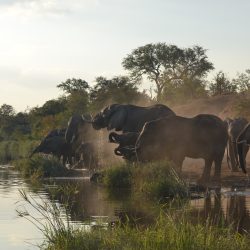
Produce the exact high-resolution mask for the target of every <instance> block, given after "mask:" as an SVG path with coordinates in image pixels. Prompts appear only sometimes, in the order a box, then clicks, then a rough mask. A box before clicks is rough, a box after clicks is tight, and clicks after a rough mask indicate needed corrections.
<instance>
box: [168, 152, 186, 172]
mask: <svg viewBox="0 0 250 250" xmlns="http://www.w3.org/2000/svg"><path fill="white" fill-rule="evenodd" d="M171 158H172V161H173V162H174V165H175V169H176V172H177V173H178V174H181V172H182V164H183V161H184V159H185V157H184V156H180V155H178V156H173V157H171Z"/></svg>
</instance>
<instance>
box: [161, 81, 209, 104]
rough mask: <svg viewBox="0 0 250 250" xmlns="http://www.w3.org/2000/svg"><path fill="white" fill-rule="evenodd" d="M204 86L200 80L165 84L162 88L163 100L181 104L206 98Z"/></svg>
mask: <svg viewBox="0 0 250 250" xmlns="http://www.w3.org/2000/svg"><path fill="white" fill-rule="evenodd" d="M205 87H206V84H205V82H204V81H202V80H201V79H193V80H190V79H184V80H183V81H182V82H178V81H172V82H167V83H166V85H165V86H164V88H163V98H162V99H163V100H165V101H168V102H171V103H183V102H186V101H188V100H190V99H191V98H200V97H206V96H207V91H206V88H205Z"/></svg>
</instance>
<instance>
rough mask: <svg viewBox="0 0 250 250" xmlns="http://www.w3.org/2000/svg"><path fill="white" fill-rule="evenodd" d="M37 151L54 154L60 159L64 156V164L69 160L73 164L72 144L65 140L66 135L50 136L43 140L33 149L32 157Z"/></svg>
mask: <svg viewBox="0 0 250 250" xmlns="http://www.w3.org/2000/svg"><path fill="white" fill-rule="evenodd" d="M36 153H44V154H52V155H54V156H56V157H58V158H59V159H60V158H61V156H62V157H63V164H65V163H66V162H67V161H68V162H69V164H72V156H73V154H72V151H71V147H70V144H68V143H67V142H66V141H65V138H64V136H58V135H57V136H53V137H52V136H49V137H48V138H47V137H46V138H45V139H43V140H42V141H41V143H40V144H39V145H38V146H37V147H36V148H35V149H34V150H33V152H32V153H31V155H30V157H32V156H33V155H34V154H36Z"/></svg>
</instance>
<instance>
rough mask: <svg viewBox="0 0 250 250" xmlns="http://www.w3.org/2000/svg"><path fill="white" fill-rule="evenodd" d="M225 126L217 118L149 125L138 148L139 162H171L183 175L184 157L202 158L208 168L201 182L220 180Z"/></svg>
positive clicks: (164, 120) (174, 119)
mask: <svg viewBox="0 0 250 250" xmlns="http://www.w3.org/2000/svg"><path fill="white" fill-rule="evenodd" d="M227 138H228V135H227V127H226V124H225V123H224V122H223V121H222V120H221V119H220V118H219V117H217V116H214V115H208V114H199V115H197V116H195V117H193V118H185V117H181V116H170V117H165V118H161V119H158V120H155V121H151V122H147V123H146V124H145V125H144V127H143V129H142V131H141V133H140V135H139V137H138V139H137V141H136V145H135V150H136V156H137V158H138V160H139V161H143V162H144V161H152V160H160V159H164V158H168V159H169V160H171V161H173V163H174V164H175V165H176V167H177V170H178V172H181V167H182V163H183V161H184V159H185V157H190V158H202V159H204V160H205V168H204V171H203V174H202V177H201V180H208V179H209V178H210V172H211V166H212V163H213V162H214V163H215V172H214V177H215V178H217V179H220V176H221V163H222V159H223V156H224V152H225V148H226V145H227Z"/></svg>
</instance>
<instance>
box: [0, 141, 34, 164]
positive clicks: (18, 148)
mask: <svg viewBox="0 0 250 250" xmlns="http://www.w3.org/2000/svg"><path fill="white" fill-rule="evenodd" d="M35 145H37V141H34V140H24V141H14V140H13V141H1V142H0V164H7V163H10V162H11V161H13V160H17V159H22V158H25V157H28V155H29V154H30V153H31V151H32V150H33V149H34V147H35Z"/></svg>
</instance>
